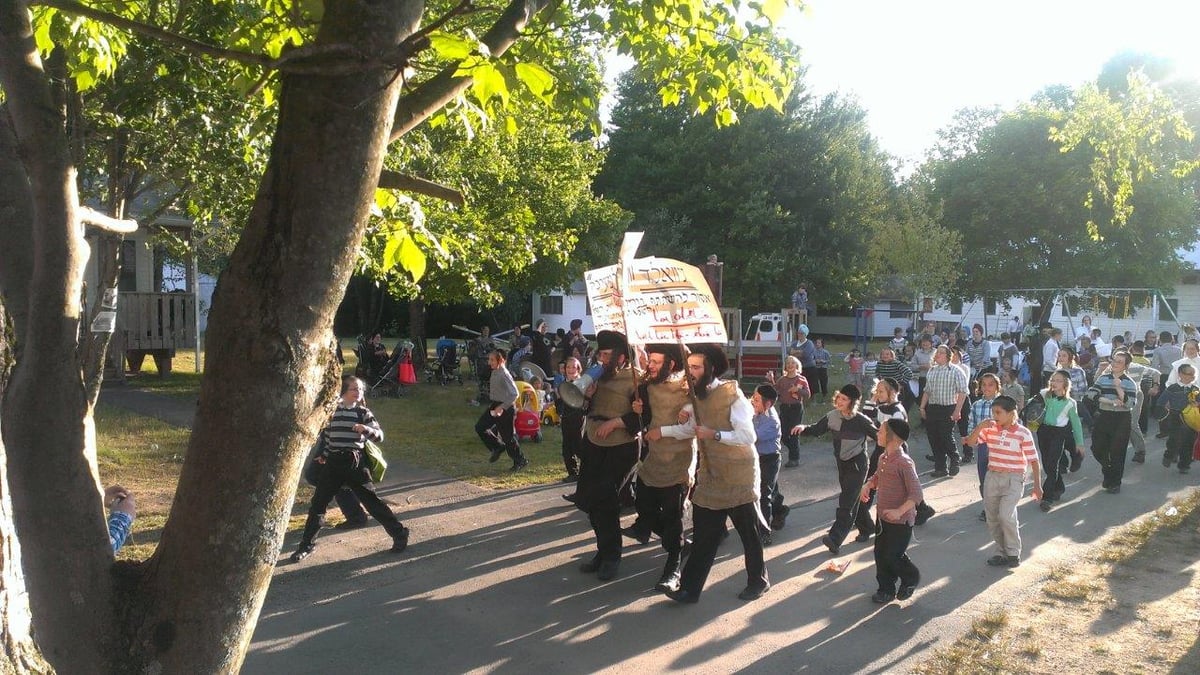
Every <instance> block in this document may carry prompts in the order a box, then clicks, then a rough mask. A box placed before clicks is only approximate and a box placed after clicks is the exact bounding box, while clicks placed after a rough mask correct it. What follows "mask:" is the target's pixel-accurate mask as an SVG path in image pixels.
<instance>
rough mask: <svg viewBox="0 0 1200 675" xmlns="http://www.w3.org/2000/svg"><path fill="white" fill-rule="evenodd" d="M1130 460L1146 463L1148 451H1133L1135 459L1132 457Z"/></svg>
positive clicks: (1135, 462) (1136, 462)
mask: <svg viewBox="0 0 1200 675" xmlns="http://www.w3.org/2000/svg"><path fill="white" fill-rule="evenodd" d="M1129 461H1131V462H1133V463H1134V464H1145V463H1146V453H1145V452H1135V453H1133V459H1131V460H1129Z"/></svg>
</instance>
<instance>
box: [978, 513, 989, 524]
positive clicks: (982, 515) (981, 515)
mask: <svg viewBox="0 0 1200 675" xmlns="http://www.w3.org/2000/svg"><path fill="white" fill-rule="evenodd" d="M979 522H981V523H986V522H987V511H980V512H979Z"/></svg>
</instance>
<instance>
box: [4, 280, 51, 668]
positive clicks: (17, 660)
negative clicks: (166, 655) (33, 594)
mask: <svg viewBox="0 0 1200 675" xmlns="http://www.w3.org/2000/svg"><path fill="white" fill-rule="evenodd" d="M11 327H12V326H11V324H10V323H9V322H8V317H7V316H6V315H5V312H4V302H3V301H2V300H0V406H2V405H3V401H4V390H5V388H6V386H7V385H8V374H9V371H10V370H11V368H12V363H13V350H12V337H11V336H12V333H11V332H10V329H11ZM2 417H3V415H0V418H2ZM3 431H4V428H3V422H0V672H6V673H40V672H47V671H49V670H50V665H49V664H47V663H46V661H45V660H44V659H42V655H41V653H40V652H39V651H38V648H37V645H36V644H34V642H33V635H32V631H33V621H32V619H31V617H30V612H29V596H27V595H26V592H25V576H24V574H23V573H22V570H21V547H20V545H19V544H18V543H17V533H16V532H15V531H14V528H13V519H12V501H11V500H10V498H9V495H8V470H7V468H6V464H7V463H8V456H7V454H6V453H5V451H4V433H3Z"/></svg>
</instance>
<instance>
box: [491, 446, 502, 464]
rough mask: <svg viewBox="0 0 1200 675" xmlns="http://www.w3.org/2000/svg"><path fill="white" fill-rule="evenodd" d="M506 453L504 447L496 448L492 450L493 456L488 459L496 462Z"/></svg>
mask: <svg viewBox="0 0 1200 675" xmlns="http://www.w3.org/2000/svg"><path fill="white" fill-rule="evenodd" d="M503 454H504V448H496V449H494V450H492V456H491V457H488V461H489V462H491V463H493V464H495V463H496V460H498V459H500V455H503Z"/></svg>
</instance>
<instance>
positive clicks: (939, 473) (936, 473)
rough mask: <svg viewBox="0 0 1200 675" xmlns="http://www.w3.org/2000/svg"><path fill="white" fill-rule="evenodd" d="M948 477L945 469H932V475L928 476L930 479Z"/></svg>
mask: <svg viewBox="0 0 1200 675" xmlns="http://www.w3.org/2000/svg"><path fill="white" fill-rule="evenodd" d="M949 475H950V473H949V472H948V471H946V470H945V469H934V470H933V473H931V474H929V477H930V478H945V477H946V476H949Z"/></svg>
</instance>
